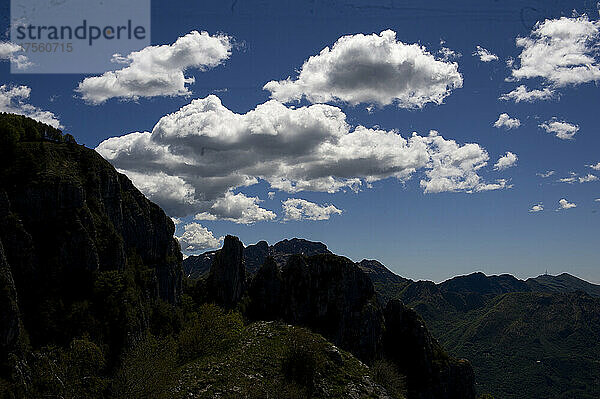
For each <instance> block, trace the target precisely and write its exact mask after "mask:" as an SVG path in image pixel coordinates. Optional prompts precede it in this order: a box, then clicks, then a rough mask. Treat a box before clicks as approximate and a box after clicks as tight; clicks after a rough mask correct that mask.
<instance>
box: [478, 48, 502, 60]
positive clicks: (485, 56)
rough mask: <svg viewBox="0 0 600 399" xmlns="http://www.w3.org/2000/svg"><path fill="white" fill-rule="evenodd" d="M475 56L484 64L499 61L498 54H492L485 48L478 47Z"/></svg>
mask: <svg viewBox="0 0 600 399" xmlns="http://www.w3.org/2000/svg"><path fill="white" fill-rule="evenodd" d="M473 56H475V57H479V60H480V61H482V62H490V61H497V60H498V56H497V55H496V54H493V53H492V52H490V51H489V50H486V49H485V48H483V47H481V46H477V50H475V52H474V53H473Z"/></svg>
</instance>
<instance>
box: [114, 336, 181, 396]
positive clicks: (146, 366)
mask: <svg viewBox="0 0 600 399" xmlns="http://www.w3.org/2000/svg"><path fill="white" fill-rule="evenodd" d="M176 366H177V345H176V344H175V341H174V340H173V339H172V338H164V339H157V338H155V337H154V336H152V335H147V336H146V337H145V338H143V339H142V340H141V341H139V342H138V343H137V344H135V345H134V346H133V348H131V349H130V350H129V351H128V352H127V353H126V354H125V356H124V357H123V361H122V363H121V367H120V368H119V370H117V373H116V374H115V377H114V380H113V392H112V393H113V396H114V397H115V398H127V399H136V398H140V399H142V398H143V399H145V398H156V399H159V398H170V397H171V396H172V395H171V393H170V390H171V388H172V387H173V386H174V383H175V377H176Z"/></svg>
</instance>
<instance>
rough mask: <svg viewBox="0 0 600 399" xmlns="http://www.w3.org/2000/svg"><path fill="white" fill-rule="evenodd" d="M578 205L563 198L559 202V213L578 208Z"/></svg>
mask: <svg viewBox="0 0 600 399" xmlns="http://www.w3.org/2000/svg"><path fill="white" fill-rule="evenodd" d="M576 207H577V205H576V204H574V203H572V202H569V201H567V200H566V199H564V198H562V199H561V200H560V201H558V209H557V210H558V211H559V210H562V209H571V208H576Z"/></svg>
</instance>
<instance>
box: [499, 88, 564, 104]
mask: <svg viewBox="0 0 600 399" xmlns="http://www.w3.org/2000/svg"><path fill="white" fill-rule="evenodd" d="M555 94H556V93H555V92H554V91H553V90H551V89H549V88H548V87H545V88H543V89H542V90H538V89H533V90H529V89H527V87H525V86H524V85H520V86H518V87H517V88H516V89H514V90H513V91H511V92H509V93H506V94H503V95H501V96H500V97H499V99H500V100H505V101H510V100H512V101H514V102H515V103H520V102H521V101H523V102H526V103H532V102H534V101H537V100H551V99H553V98H555Z"/></svg>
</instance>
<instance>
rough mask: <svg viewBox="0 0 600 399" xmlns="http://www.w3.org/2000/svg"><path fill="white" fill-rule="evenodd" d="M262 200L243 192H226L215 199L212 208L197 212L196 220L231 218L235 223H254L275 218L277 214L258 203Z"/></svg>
mask: <svg viewBox="0 0 600 399" xmlns="http://www.w3.org/2000/svg"><path fill="white" fill-rule="evenodd" d="M260 202H262V201H261V200H260V199H259V198H258V197H247V196H246V195H244V194H242V193H238V194H233V193H232V192H231V191H228V192H226V193H225V196H224V197H221V198H218V199H216V200H215V201H214V203H213V204H212V206H211V207H210V210H209V211H207V212H201V213H199V214H197V215H196V216H195V217H194V219H196V220H215V219H221V220H229V221H232V222H235V223H242V224H252V223H256V222H261V221H265V220H273V219H275V217H276V216H277V215H276V214H275V213H274V212H272V211H269V210H267V209H263V208H261V207H260V206H258V204H259V203H260Z"/></svg>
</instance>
